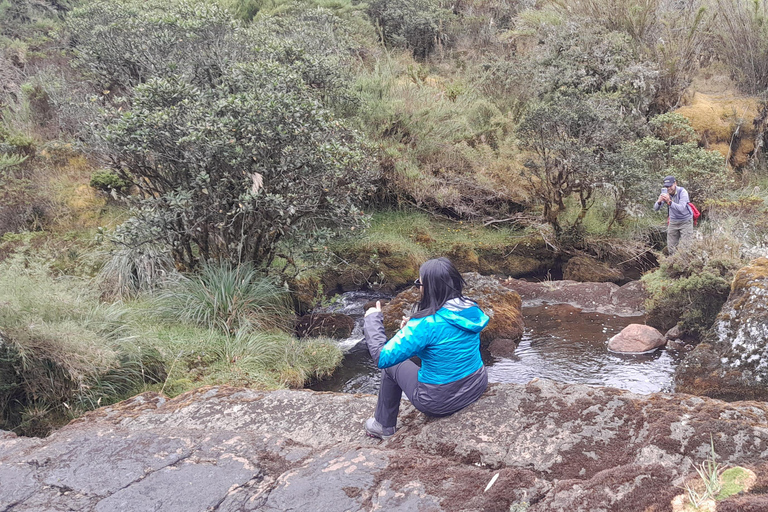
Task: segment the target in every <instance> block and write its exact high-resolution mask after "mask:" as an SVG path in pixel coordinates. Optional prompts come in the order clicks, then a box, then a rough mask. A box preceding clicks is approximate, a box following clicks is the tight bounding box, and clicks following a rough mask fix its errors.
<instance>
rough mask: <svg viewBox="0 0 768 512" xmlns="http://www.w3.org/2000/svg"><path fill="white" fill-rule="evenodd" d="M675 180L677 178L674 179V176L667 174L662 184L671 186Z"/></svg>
mask: <svg viewBox="0 0 768 512" xmlns="http://www.w3.org/2000/svg"><path fill="white" fill-rule="evenodd" d="M676 181H677V180H676V179H675V177H674V176H667V177H666V178H664V186H665V187H671V186H672V184H673V183H674V182H676Z"/></svg>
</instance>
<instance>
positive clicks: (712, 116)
mask: <svg viewBox="0 0 768 512" xmlns="http://www.w3.org/2000/svg"><path fill="white" fill-rule="evenodd" d="M676 112H677V113H678V114H680V115H682V116H684V117H686V118H687V119H688V120H689V121H690V122H691V126H692V127H693V129H694V130H696V133H698V134H699V136H700V137H701V138H702V141H703V143H704V145H705V146H707V147H709V148H710V149H714V150H717V151H719V152H720V153H722V154H723V155H724V156H726V157H729V158H730V159H731V160H730V161H731V164H732V165H734V166H740V165H744V164H746V163H747V161H748V160H749V153H750V152H751V151H752V150H754V144H752V143H751V142H749V141H751V140H752V139H753V138H754V126H753V124H752V121H753V119H755V117H757V115H758V99H757V98H755V97H750V96H746V97H745V96H737V95H736V93H734V92H732V91H724V92H722V93H720V94H704V93H701V92H694V94H693V95H691V97H690V100H689V102H688V104H687V105H685V106H683V107H680V108H679V109H677V111H676Z"/></svg>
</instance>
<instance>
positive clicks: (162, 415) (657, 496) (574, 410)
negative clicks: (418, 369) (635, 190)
mask: <svg viewBox="0 0 768 512" xmlns="http://www.w3.org/2000/svg"><path fill="white" fill-rule="evenodd" d="M374 407H375V397H374V396H371V395H348V394H333V393H316V392H311V391H288V390H285V391H275V392H260V391H254V390H248V389H238V388H229V387H218V388H203V389H200V390H197V391H194V392H190V393H187V394H184V395H181V396H179V397H176V398H174V399H172V400H168V399H166V398H164V397H162V396H161V395H158V394H155V393H145V394H142V395H139V396H136V397H134V398H132V399H130V400H127V401H125V402H122V403H120V404H116V405H114V406H110V407H104V408H101V409H99V410H97V411H94V412H92V413H89V414H87V415H85V416H84V417H82V418H81V419H79V420H76V421H74V422H72V423H70V424H69V425H68V426H66V427H64V428H62V429H61V430H59V431H57V432H55V433H54V434H53V435H51V436H50V437H48V438H46V439H34V438H18V437H15V436H13V435H8V434H7V433H2V435H0V482H1V484H0V510H12V511H14V512H19V511H31V510H83V511H90V510H94V511H102V510H104V511H107V510H131V511H137V512H140V511H145V510H153V511H154V510H163V511H169V512H172V511H190V510H219V511H244V510H246V511H250V510H265V511H272V510H274V511H277V510H328V511H335V510H339V511H341V510H377V509H378V510H435V511H439V510H446V511H451V510H454V511H458V510H483V511H486V510H499V511H508V510H509V509H510V506H512V505H514V504H522V503H527V504H529V505H530V506H529V507H528V508H527V510H529V511H530V512H542V511H552V510H555V511H574V510H589V511H601V510H602V511H613V510H622V511H635V510H637V511H641V510H669V509H670V501H671V500H672V498H673V497H674V496H675V495H676V494H679V488H678V487H676V485H679V484H680V483H681V482H683V481H684V479H685V478H686V476H690V474H691V473H693V472H694V470H693V464H695V463H699V462H701V461H702V460H704V459H705V458H706V457H707V455H708V454H709V450H710V445H709V443H710V434H712V436H713V442H714V445H715V449H716V451H717V453H718V456H719V462H721V463H722V464H738V465H741V466H745V467H748V468H754V469H755V471H756V473H757V474H758V475H763V474H764V473H765V471H764V470H765V462H764V460H765V457H766V456H768V404H765V403H761V402H738V403H725V402H721V401H718V400H713V399H709V398H700V397H692V396H688V395H663V394H658V395H651V396H642V395H636V394H632V393H629V392H623V391H619V390H616V389H612V388H592V387H587V386H581V385H564V384H558V383H555V382H552V381H547V380H538V381H532V382H531V383H529V384H527V385H514V384H496V385H491V386H490V387H489V389H488V391H487V392H486V393H485V395H484V396H483V397H481V399H480V400H479V401H478V402H476V403H475V404H473V405H471V406H470V407H468V408H467V409H465V410H463V411H461V412H459V413H457V414H455V415H453V416H451V417H448V418H439V419H438V418H427V417H425V416H424V415H422V414H421V413H419V412H417V411H415V410H414V409H413V407H412V406H410V405H409V404H408V403H407V402H404V403H403V405H402V407H401V415H400V424H399V431H398V433H397V434H396V435H395V436H393V437H392V438H390V439H388V440H387V441H384V442H379V441H377V440H373V439H370V438H367V437H365V436H364V435H363V431H362V424H363V421H364V420H365V418H367V417H368V416H369V415H370V414H371V413H372V411H373V409H374ZM497 474H498V477H497V480H496V481H495V482H494V484H493V486H491V488H490V489H488V490H487V491H485V492H484V489H485V488H486V486H487V484H488V483H489V482H490V481H491V479H492V478H493V477H494V475H497ZM761 477H762V476H759V478H761ZM761 488H763V487H761V484H760V482H758V485H757V486H756V489H761ZM736 500H737V501H738V504H739V506H740V507H742V508H739V509H738V510H748V509H750V508H749V507H752V506H753V505H754V506H757V507H759V506H760V504H761V503H764V498H763V495H761V494H759V493H754V494H751V495H745V496H738V497H736V498H733V499H732V500H727V501H726V502H723V505H725V506H730V505H729V504H728V503H729V502H730V501H736ZM760 500H763V501H760ZM731 509H733V508H731ZM758 509H759V508H755V510H758ZM734 510H735V509H734Z"/></svg>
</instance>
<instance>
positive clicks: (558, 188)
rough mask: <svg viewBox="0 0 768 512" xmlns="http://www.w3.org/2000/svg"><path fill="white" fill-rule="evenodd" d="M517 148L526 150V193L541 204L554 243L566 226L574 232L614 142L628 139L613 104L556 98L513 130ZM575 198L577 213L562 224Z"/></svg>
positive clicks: (602, 176)
mask: <svg viewBox="0 0 768 512" xmlns="http://www.w3.org/2000/svg"><path fill="white" fill-rule="evenodd" d="M517 136H518V138H519V139H520V146H521V147H522V148H523V149H525V150H527V151H529V152H530V158H529V159H528V161H527V162H526V164H525V169H526V173H525V174H526V177H527V178H528V182H529V185H530V190H531V194H532V195H533V197H535V198H536V199H537V200H538V201H539V202H540V203H541V205H542V206H543V209H544V210H543V216H544V220H545V221H546V222H547V223H548V224H549V225H550V226H552V228H553V230H554V232H555V235H556V237H557V238H558V239H560V238H561V237H562V235H563V234H564V232H565V231H566V228H569V229H571V230H573V229H578V228H579V227H580V224H581V222H582V221H583V220H584V217H585V216H586V214H587V211H588V210H589V209H590V208H591V206H592V204H593V201H594V193H595V190H596V189H597V187H599V186H600V185H601V184H602V183H605V182H606V181H607V172H608V170H609V167H610V166H609V164H610V163H611V159H610V158H608V155H610V154H612V153H614V152H616V151H617V150H618V145H619V143H620V142H621V141H622V140H623V139H625V138H629V137H631V136H632V134H631V132H630V131H629V130H628V129H627V128H626V126H625V125H624V124H623V123H622V122H621V117H620V116H619V115H618V111H617V106H616V103H615V102H612V101H610V100H607V99H605V98H600V97H597V96H595V97H593V98H563V97H561V98H558V99H556V100H555V101H552V102H548V103H541V104H539V105H537V106H535V107H533V108H531V109H530V110H529V111H528V113H527V114H526V116H525V118H524V119H523V121H522V122H521V124H520V126H519V127H518V129H517ZM572 196H573V197H575V198H576V200H577V201H578V204H579V208H580V212H579V214H578V216H577V217H576V220H575V221H574V223H573V225H571V226H563V225H562V223H561V215H562V214H563V213H564V212H565V210H566V200H568V199H569V198H570V197H572Z"/></svg>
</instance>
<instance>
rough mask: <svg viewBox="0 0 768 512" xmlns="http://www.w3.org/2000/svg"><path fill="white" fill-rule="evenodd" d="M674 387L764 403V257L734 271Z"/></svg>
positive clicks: (767, 353)
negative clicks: (725, 294)
mask: <svg viewBox="0 0 768 512" xmlns="http://www.w3.org/2000/svg"><path fill="white" fill-rule="evenodd" d="M675 384H676V389H677V390H678V391H682V392H684V393H691V394H696V395H705V396H711V397H716V398H722V399H725V400H744V399H755V400H768V258H758V259H756V260H754V261H752V262H751V263H750V265H748V266H746V267H744V268H742V269H741V270H739V271H738V272H737V273H736V275H735V276H734V279H733V283H732V285H731V293H730V295H729V297H728V301H727V302H726V303H725V305H724V306H723V309H722V310H721V312H720V314H719V315H718V317H717V320H716V321H715V324H714V325H713V326H712V328H711V330H710V331H709V332H708V333H707V335H706V338H705V343H702V344H700V345H699V346H697V347H696V348H695V349H694V350H693V351H692V352H691V353H690V354H689V355H688V356H687V357H686V358H685V360H684V361H683V362H682V363H681V364H680V366H678V368H677V371H676V374H675Z"/></svg>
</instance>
